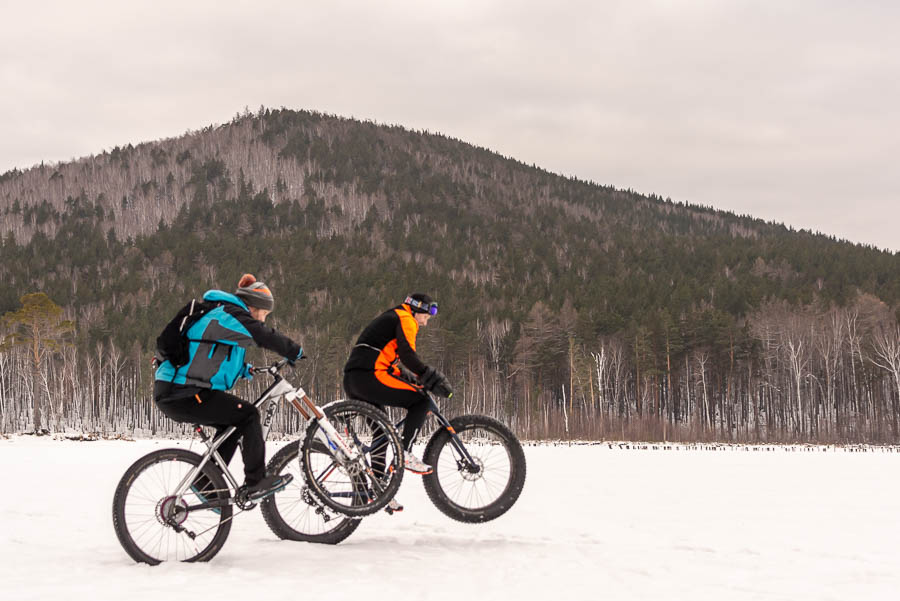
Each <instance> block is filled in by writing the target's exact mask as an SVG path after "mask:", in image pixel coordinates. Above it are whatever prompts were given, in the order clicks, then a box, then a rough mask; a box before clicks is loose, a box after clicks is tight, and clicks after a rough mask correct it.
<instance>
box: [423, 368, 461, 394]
mask: <svg viewBox="0 0 900 601" xmlns="http://www.w3.org/2000/svg"><path fill="white" fill-rule="evenodd" d="M419 381H420V382H421V383H422V386H423V387H424V388H425V390H427V391H429V392H433V393H434V394H436V395H438V396H442V397H446V398H448V399H449V398H450V397H451V396H453V388H451V387H450V382H448V381H447V377H446V376H445V375H444V374H442V373H441V372H439V371H438V370H436V369H435V368H433V367H429V368H427V369H426V370H425V371H424V372H423V373H422V375H421V376H420V377H419Z"/></svg>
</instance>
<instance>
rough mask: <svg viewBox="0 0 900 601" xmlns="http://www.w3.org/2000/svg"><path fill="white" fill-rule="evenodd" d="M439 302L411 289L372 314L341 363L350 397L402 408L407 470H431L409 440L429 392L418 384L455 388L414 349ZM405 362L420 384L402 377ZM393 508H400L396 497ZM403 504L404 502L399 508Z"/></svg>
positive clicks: (439, 390) (445, 391) (446, 390)
mask: <svg viewBox="0 0 900 601" xmlns="http://www.w3.org/2000/svg"><path fill="white" fill-rule="evenodd" d="M437 307H438V305H437V303H436V302H434V300H432V298H431V297H430V296H428V295H427V294H419V293H417V294H411V295H409V296H407V297H406V300H405V301H403V303H402V304H400V305H398V306H396V307H393V308H391V309H389V310H387V311H385V312H384V313H382V314H381V315H379V316H378V317H376V318H375V319H374V320H373V321H372V322H371V323H370V324H369V325H368V326H366V328H365V329H364V330H363V331H362V334H360V335H359V339H358V340H357V341H356V345H355V346H354V347H353V350H351V351H350V358H349V359H347V364H346V365H345V366H344V390H345V391H346V392H347V395H348V396H350V397H351V398H357V399H361V400H363V401H366V402H368V403H371V404H373V405H375V406H377V407H378V408H380V409H383V408H384V405H389V406H392V407H404V408H405V409H406V410H407V413H406V421H405V422H404V425H403V433H402V438H403V446H404V448H405V449H406V452H405V453H404V456H405V457H406V469H407V470H409V471H411V472H413V473H416V474H430V473H431V472H432V471H433V469H432V467H431V466H430V465H428V464H426V463H424V462H423V461H422V460H421V459H419V458H417V457H415V456H414V455H413V454H412V453H411V452H410V449H412V444H413V442H415V439H416V435H417V434H418V433H419V429H420V428H421V427H422V424H424V423H425V418H426V417H427V415H428V403H429V401H428V397H427V396H426V395H425V394H423V392H422V389H423V388H424V389H425V390H429V391H431V392H434V393H435V394H437V395H439V396H443V397H447V398H449V397H450V396H452V395H453V389H452V388H451V387H450V384H449V383H448V382H447V378H446V377H444V374H442V373H441V372H439V371H437V370H436V369H435V368H433V367H429V366H427V365H425V364H424V363H423V362H422V360H421V359H419V356H418V355H417V354H416V334H417V333H418V331H419V328H420V327H425V326H426V325H428V320H429V319H431V318H432V317H433V316H435V315H437ZM401 364H402V367H405V368H406V369H407V370H409V371H410V372H412V374H413V375H415V376H416V377H417V378H418V385H416V384H413V383H410V381H409V379H406V378H403V377H402V376H403V371H402V368H401ZM391 503H392V504H394V510H395V511H397V510H399V509H398V507H399V505H398V504H397V503H395V501H393V500H392V501H391ZM400 509H402V507H400Z"/></svg>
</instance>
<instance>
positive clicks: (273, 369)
mask: <svg viewBox="0 0 900 601" xmlns="http://www.w3.org/2000/svg"><path fill="white" fill-rule="evenodd" d="M304 358H305V357H304ZM288 363H290V360H288V359H287V358H284V359H282V360H281V361H277V362H275V363H273V364H272V365H270V366H269V367H251V368H250V369H249V370H247V371H249V372H250V375H253V376H255V375H256V374H261V373H263V372H265V373H268V374H269V375H272V376H276V375H278V372H280V371H281V370H282V369H283V368H284V366H285V365H287V364H288Z"/></svg>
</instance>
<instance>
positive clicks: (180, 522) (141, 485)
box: [113, 449, 232, 564]
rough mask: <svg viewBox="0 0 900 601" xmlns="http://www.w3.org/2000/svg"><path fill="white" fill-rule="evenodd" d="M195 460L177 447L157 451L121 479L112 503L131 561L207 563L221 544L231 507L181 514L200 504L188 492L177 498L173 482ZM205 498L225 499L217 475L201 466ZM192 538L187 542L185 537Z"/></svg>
mask: <svg viewBox="0 0 900 601" xmlns="http://www.w3.org/2000/svg"><path fill="white" fill-rule="evenodd" d="M199 461H200V457H199V456H198V455H196V454H195V453H191V452H189V451H184V450H181V449H169V450H164V451H157V452H155V453H151V454H150V455H147V456H145V457H142V458H141V459H139V460H138V461H137V462H135V464H134V465H132V466H131V468H129V470H128V471H127V472H126V473H125V475H124V476H123V477H122V480H121V481H120V483H119V486H118V488H117V489H116V495H115V498H114V501H113V518H114V525H115V528H116V534H117V535H118V537H119V541H120V542H121V543H122V546H123V547H124V548H125V550H126V551H127V552H128V554H129V555H131V557H132V558H133V559H135V560H136V561H139V562H143V563H150V564H158V563H161V562H163V561H208V560H209V559H211V558H212V557H213V556H214V555H215V554H216V553H217V552H218V551H219V550H220V549H221V547H222V545H223V544H224V543H225V539H226V538H227V536H228V532H229V531H230V529H231V516H232V508H231V506H226V507H221V508H219V513H216V512H215V511H214V510H212V509H200V510H190V511H186V510H185V508H187V507H188V506H194V505H199V504H202V503H204V502H205V501H203V500H202V499H201V498H200V497H199V495H198V493H197V492H194V491H192V490H191V489H190V488H189V489H188V491H187V492H186V493H185V494H184V495H183V496H182V497H181V498H180V499H176V498H175V496H174V494H173V493H174V492H175V490H176V488H177V486H178V484H179V483H180V482H181V481H182V480H183V479H184V478H185V476H187V474H188V472H190V471H191V470H192V469H193V468H194V467H195V466H196V465H197V464H198V463H199ZM203 474H204V476H205V477H206V478H207V479H208V481H209V485H207V486H206V487H205V488H204V491H202V492H205V493H206V495H207V496H209V495H213V494H223V495H228V494H229V493H228V489H227V487H226V485H225V482H224V480H223V479H222V477H221V476H220V475H219V474H217V473H216V472H214V471H213V470H212V469H211V468H204V472H203ZM191 533H192V534H193V535H194V537H193V538H192V537H191V535H190V534H191Z"/></svg>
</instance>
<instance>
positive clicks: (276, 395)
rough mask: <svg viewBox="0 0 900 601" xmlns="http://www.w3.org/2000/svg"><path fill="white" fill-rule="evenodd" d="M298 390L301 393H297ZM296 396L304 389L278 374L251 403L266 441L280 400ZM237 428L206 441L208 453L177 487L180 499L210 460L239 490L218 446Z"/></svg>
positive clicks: (176, 491) (176, 492)
mask: <svg viewBox="0 0 900 601" xmlns="http://www.w3.org/2000/svg"><path fill="white" fill-rule="evenodd" d="M298 391H299V392H300V393H301V394H300V395H297V393H298ZM296 396H303V389H302V388H299V389H298V388H294V387H293V386H291V384H290V383H289V382H288V381H287V380H285V379H284V378H282V377H281V376H278V379H277V380H276V381H275V382H274V383H273V384H272V385H271V386H270V387H269V388H267V389H266V390H265V392H263V394H262V396H260V397H259V398H258V399H256V400H255V401H253V403H251V404H252V405H253V406H254V407H256V408H257V409H260V419H261V421H262V423H261V425H262V436H263V440H264V441H265V440H267V439H268V438H269V429H270V427H271V426H272V420H273V419H274V418H275V414H276V413H277V412H278V402H279V401H280V400H281V398H282V397H285V398H287V400H289V401H293V399H295V398H296ZM292 397H293V398H292ZM263 405H265V409H264V410H263V409H262V407H263ZM235 430H237V428H236V427H235V426H231V427H230V428H228V429H227V430H225V431H224V432H223V433H222V434H221V435H220V436H217V437H215V438H214V439H212V440H206V441H204V444H206V446H207V447H208V449H207V451H206V453H204V454H203V458H202V459H201V460H200V464H199V465H197V466H196V467H195V468H194V469H192V470H191V471H189V472H188V473H187V475H186V476H185V477H184V479H182V481H181V482H180V483H179V484H178V487H177V488H176V489H175V497H176V498H178V499H180V498H181V497H182V496H183V495H184V493H185V492H186V491H187V489H188V487H189V486H190V485H191V483H192V482H193V481H194V480H196V479H197V476H198V475H200V471H201V470H202V469H203V467H204V466H205V465H206V464H207V463H208V462H209V461H210V460H212V461H213V463H215V464H216V465H218V466H219V468H220V469H221V470H222V473H223V474H224V475H225V479H226V480H227V481H228V484H229V486H230V487H231V488H233V489H234V490H237V489H238V488H239V487H240V485H239V484H238V482H237V480H235V478H234V476H233V475H232V474H231V472H230V471H229V470H228V464H227V463H225V460H224V459H222V456H221V455H219V451H218V448H219V447H220V446H221V445H222V443H223V442H225V440H226V439H227V438H228V437H229V436H231V435H232V434H234V431H235Z"/></svg>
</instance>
